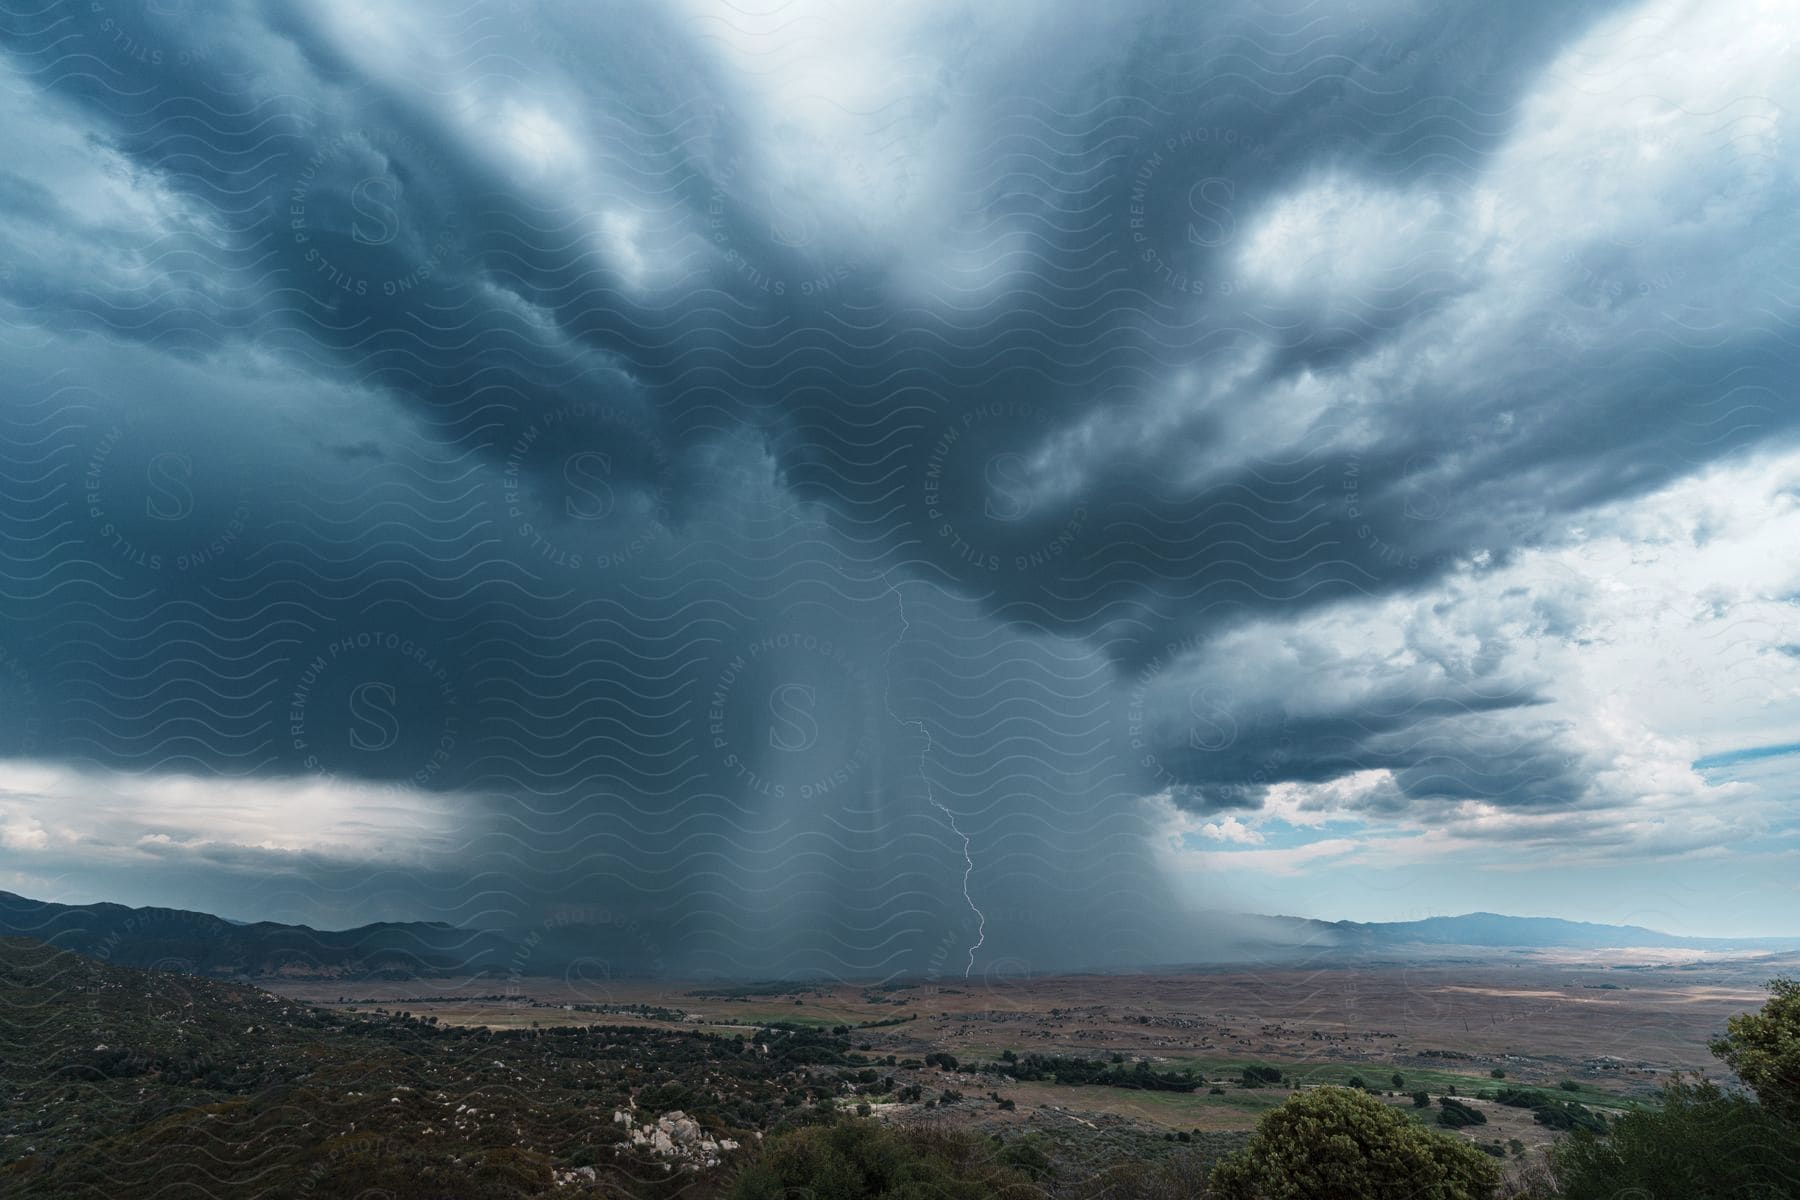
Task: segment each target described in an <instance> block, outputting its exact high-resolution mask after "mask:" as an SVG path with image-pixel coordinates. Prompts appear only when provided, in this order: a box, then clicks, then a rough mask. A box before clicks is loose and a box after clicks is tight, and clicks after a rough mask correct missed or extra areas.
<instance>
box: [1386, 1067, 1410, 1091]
mask: <svg viewBox="0 0 1800 1200" xmlns="http://www.w3.org/2000/svg"><path fill="white" fill-rule="evenodd" d="M1388 1082H1390V1083H1392V1084H1393V1085H1394V1090H1395V1091H1396V1092H1403V1091H1405V1090H1406V1076H1404V1075H1402V1074H1401V1073H1400V1072H1398V1071H1395V1072H1394V1073H1393V1075H1392V1076H1390V1077H1389V1079H1388Z"/></svg>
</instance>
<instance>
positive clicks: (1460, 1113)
mask: <svg viewBox="0 0 1800 1200" xmlns="http://www.w3.org/2000/svg"><path fill="white" fill-rule="evenodd" d="M1438 1105H1439V1107H1440V1109H1441V1111H1440V1112H1439V1113H1438V1118H1437V1119H1438V1124H1439V1125H1442V1126H1444V1127H1445V1128H1446V1129H1466V1128H1467V1127H1468V1126H1470V1125H1486V1124H1487V1114H1486V1113H1484V1112H1482V1111H1481V1110H1480V1109H1479V1108H1475V1107H1474V1106H1472V1105H1468V1104H1464V1103H1463V1102H1462V1101H1461V1100H1453V1099H1451V1098H1450V1097H1449V1096H1439V1097H1438Z"/></svg>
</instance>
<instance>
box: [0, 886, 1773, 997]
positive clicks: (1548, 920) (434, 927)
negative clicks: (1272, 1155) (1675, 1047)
mask: <svg viewBox="0 0 1800 1200" xmlns="http://www.w3.org/2000/svg"><path fill="white" fill-rule="evenodd" d="M1220 920H1221V921H1222V922H1226V923H1227V924H1228V925H1229V927H1230V929H1231V931H1232V932H1231V936H1230V938H1229V939H1228V940H1227V941H1225V942H1223V943H1221V944H1219V945H1217V946H1215V947H1214V948H1212V949H1210V950H1209V951H1208V952H1207V953H1206V955H1205V956H1204V957H1206V958H1209V959H1214V960H1220V961H1239V962H1242V961H1252V960H1256V961H1271V960H1278V959H1283V958H1290V957H1293V956H1295V955H1297V954H1298V955H1305V956H1307V957H1316V956H1325V957H1327V958H1331V957H1340V956H1348V957H1356V956H1361V955H1366V954H1383V955H1387V954H1393V955H1406V954H1409V953H1410V954H1416V953H1419V952H1421V951H1422V950H1426V949H1427V948H1431V947H1445V948H1449V947H1462V948H1470V949H1494V950H1499V949H1576V950H1604V949H1629V948H1644V949H1670V950H1696V951H1739V952H1742V951H1751V952H1764V953H1774V952H1780V951H1800V937H1793V938H1695V937H1678V936H1676V935H1674V934H1668V933H1658V932H1657V931H1656V930H1653V929H1644V928H1641V927H1639V926H1636V925H1597V924H1594V923H1592V922H1588V921H1565V920H1562V919H1560V918H1556V917H1508V916H1502V915H1500V914H1498V913H1467V914H1465V915H1463V916H1458V917H1429V918H1426V919H1425V920H1422V921H1395V922H1359V921H1317V920H1311V919H1307V918H1303V917H1264V916H1250V915H1244V914H1228V915H1221V917H1220ZM8 936H10V937H28V938H35V939H37V940H39V941H42V942H49V943H52V944H54V945H57V946H61V947H63V948H65V949H69V950H74V951H76V952H77V953H80V954H85V955H88V956H90V957H93V958H97V959H100V960H102V961H104V962H110V963H113V964H115V965H117V966H126V967H147V968H152V969H160V970H171V971H183V972H187V973H189V974H195V975H211V976H226V977H241V978H251V979H255V978H266V977H277V976H285V977H289V978H296V979H332V978H346V979H348V978H363V979H367V978H390V979H406V978H416V977H420V976H445V975H496V976H498V975H506V974H510V973H517V974H525V975H546V974H558V973H561V972H563V971H566V970H568V969H570V968H571V966H573V965H575V964H581V965H582V966H583V969H585V970H590V971H591V970H593V969H594V968H596V967H598V968H599V969H601V970H603V971H605V972H606V973H609V974H615V975H630V974H638V975H646V974H659V973H661V972H660V971H659V970H658V969H657V968H658V964H655V963H652V962H648V961H644V960H643V952H642V951H641V949H635V952H634V947H633V946H632V945H631V944H630V943H631V941H632V939H631V938H630V937H629V936H622V934H621V930H620V929H619V927H617V926H612V925H606V924H586V925H583V924H565V925H559V926H557V927H555V928H553V929H546V930H539V931H536V932H534V933H530V934H522V935H521V934H513V933H508V932H503V931H496V930H476V929H464V928H460V927H457V926H454V925H446V924H443V923H441V922H436V921H404V922H391V921H384V922H378V923H376V924H373V925H362V926H358V927H357V928H355V929H344V930H321V929H313V928H311V927H309V926H306V925H281V924H277V923H275V922H272V921H254V922H240V921H231V920H227V919H226V918H223V917H217V916H213V915H212V914H210V913H200V912H189V911H187V910H185V909H177V908H127V907H126V906H124V905H122V904H104V903H102V904H52V903H49V902H47V901H43V900H32V899H28V898H26V897H24V896H18V895H14V894H13V893H11V892H0V937H8Z"/></svg>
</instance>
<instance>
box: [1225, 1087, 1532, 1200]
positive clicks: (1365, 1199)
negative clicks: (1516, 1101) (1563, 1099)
mask: <svg viewBox="0 0 1800 1200" xmlns="http://www.w3.org/2000/svg"><path fill="white" fill-rule="evenodd" d="M1211 1184H1212V1191H1213V1194H1214V1196H1216V1197H1217V1198H1218V1200H1312V1198H1318V1200H1389V1198H1391V1197H1396V1196H1404V1197H1406V1198H1407V1200H1489V1198H1490V1197H1492V1196H1493V1195H1494V1192H1495V1190H1496V1189H1497V1188H1498V1187H1499V1186H1500V1170H1499V1168H1498V1167H1496V1166H1495V1165H1494V1163H1493V1161H1492V1160H1491V1159H1490V1158H1489V1157H1488V1156H1487V1155H1485V1154H1483V1153H1482V1152H1481V1151H1480V1150H1477V1149H1476V1148H1475V1147H1474V1146H1471V1145H1469V1144H1468V1143H1467V1142H1465V1141H1463V1140H1461V1139H1460V1138H1454V1137H1446V1136H1444V1135H1442V1134H1437V1133H1433V1132H1432V1131H1431V1130H1429V1129H1422V1128H1420V1127H1419V1126H1417V1125H1415V1124H1413V1123H1412V1122H1411V1121H1409V1120H1408V1119H1407V1118H1406V1115H1405V1114H1404V1113H1402V1112H1401V1111H1400V1110H1398V1109H1396V1108H1391V1107H1389V1106H1388V1105H1386V1104H1383V1103H1382V1102H1381V1101H1379V1100H1377V1099H1375V1098H1374V1097H1373V1096H1369V1095H1366V1094H1364V1093H1362V1092H1356V1091H1352V1090H1350V1089H1349V1088H1339V1087H1320V1088H1314V1089H1312V1090H1311V1091H1307V1092H1302V1093H1301V1094H1300V1095H1297V1096H1295V1097H1293V1098H1292V1099H1290V1100H1289V1101H1287V1103H1285V1104H1283V1105H1282V1106H1281V1107H1280V1108H1277V1109H1275V1110H1273V1111H1272V1112H1270V1113H1269V1115H1268V1116H1266V1117H1264V1118H1263V1119H1262V1122H1261V1123H1260V1124H1259V1125H1258V1126H1257V1128H1256V1132H1255V1133H1254V1134H1253V1135H1252V1136H1251V1138H1250V1143H1249V1145H1247V1146H1246V1147H1245V1148H1244V1149H1243V1150H1241V1151H1239V1152H1238V1153H1236V1154H1233V1155H1231V1156H1229V1157H1228V1158H1225V1159H1223V1160H1222V1161H1221V1162H1220V1163H1219V1165H1218V1167H1217V1168H1216V1169H1215V1170H1214V1171H1213V1174H1212V1179H1211Z"/></svg>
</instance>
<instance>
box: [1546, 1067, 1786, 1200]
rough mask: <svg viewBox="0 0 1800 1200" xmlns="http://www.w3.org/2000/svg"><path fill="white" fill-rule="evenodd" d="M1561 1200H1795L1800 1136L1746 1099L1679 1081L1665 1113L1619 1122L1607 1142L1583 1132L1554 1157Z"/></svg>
mask: <svg viewBox="0 0 1800 1200" xmlns="http://www.w3.org/2000/svg"><path fill="white" fill-rule="evenodd" d="M1550 1169H1551V1173H1552V1175H1553V1176H1554V1177H1555V1181H1556V1193H1557V1195H1558V1196H1559V1197H1560V1200H1616V1198H1617V1197H1621V1196H1642V1197H1645V1198H1646V1200H1660V1198H1662V1197H1668V1198H1669V1200H1746V1198H1747V1197H1764V1196H1768V1197H1774V1196H1790V1195H1793V1194H1794V1193H1793V1187H1794V1181H1795V1180H1796V1179H1800V1130H1796V1129H1795V1128H1794V1127H1793V1126H1791V1125H1789V1124H1787V1123H1786V1122H1784V1121H1782V1120H1780V1119H1778V1118H1776V1117H1774V1116H1773V1115H1772V1114H1771V1113H1770V1111H1769V1110H1768V1109H1767V1108H1765V1107H1763V1106H1761V1105H1758V1104H1754V1103H1752V1102H1751V1101H1750V1100H1749V1098H1748V1097H1745V1096H1727V1095H1725V1094H1724V1092H1722V1091H1721V1090H1720V1089H1719V1087H1718V1085H1717V1084H1713V1083H1706V1082H1699V1081H1694V1082H1689V1081H1687V1080H1684V1079H1682V1078H1680V1077H1679V1076H1678V1077H1676V1078H1675V1079H1672V1080H1670V1081H1669V1082H1668V1083H1666V1084H1664V1085H1663V1094H1662V1104H1661V1106H1660V1107H1659V1108H1655V1109H1650V1108H1643V1109H1636V1110H1634V1111H1632V1112H1628V1113H1626V1114H1624V1115H1623V1116H1621V1117H1618V1118H1616V1119H1615V1120H1614V1121H1613V1122H1612V1123H1611V1129H1610V1130H1609V1132H1608V1134H1607V1136H1605V1137H1599V1136H1596V1135H1594V1134H1593V1133H1591V1132H1589V1131H1587V1130H1585V1129H1577V1130H1576V1131H1575V1132H1574V1133H1572V1134H1570V1135H1569V1136H1568V1137H1567V1138H1565V1139H1563V1140H1562V1141H1560V1142H1558V1143H1557V1144H1556V1145H1555V1146H1554V1147H1553V1148H1552V1149H1551V1151H1550Z"/></svg>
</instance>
